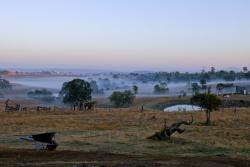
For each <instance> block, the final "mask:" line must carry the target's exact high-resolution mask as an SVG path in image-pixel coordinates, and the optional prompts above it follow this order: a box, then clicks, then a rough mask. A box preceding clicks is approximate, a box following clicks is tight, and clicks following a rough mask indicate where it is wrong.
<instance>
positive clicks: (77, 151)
mask: <svg viewBox="0 0 250 167" xmlns="http://www.w3.org/2000/svg"><path fill="white" fill-rule="evenodd" d="M191 114H192V115H193V117H194V120H195V121H194V123H193V125H189V126H183V128H185V129H186V131H185V132H184V133H183V134H175V135H174V136H173V137H172V139H171V140H170V141H152V140H148V139H146V137H148V136H150V135H152V134H153V133H155V132H156V131H159V130H160V129H161V127H162V126H163V121H164V119H166V120H167V122H168V124H171V123H174V122H175V121H178V120H190V117H191ZM0 118H1V121H0V148H1V151H0V166H17V164H18V165H19V166H22V165H23V166H70V165H72V164H80V163H86V164H87V163H89V164H93V163H94V164H100V163H102V164H106V165H107V166H115V165H117V164H119V163H124V164H126V163H128V162H134V163H132V164H134V165H135V166H136V165H142V166H178V165H179V166H182V165H184V164H185V166H195V165H194V163H195V164H197V165H198V166H200V165H201V166H206V165H207V166H211V165H213V164H217V166H220V165H222V166H223V164H225V166H226V165H228V166H230V165H231V166H237V164H238V165H240V166H250V109H249V108H242V109H238V110H237V112H236V113H234V110H233V109H225V110H224V112H221V111H220V112H219V111H215V112H213V113H212V120H213V125H211V126H204V125H203V124H202V122H204V121H205V114H204V113H203V112H196V113H166V112H165V113H164V112H160V111H153V110H145V111H144V112H140V111H139V109H137V108H131V109H96V110H95V111H88V112H80V111H69V110H68V111H40V112H38V111H25V112H12V113H6V112H3V111H0ZM50 131H55V132H57V136H56V140H57V142H58V143H59V147H58V149H57V150H56V151H55V152H43V151H35V150H32V149H33V145H32V144H30V143H27V142H20V141H19V140H18V136H19V135H29V134H36V133H42V132H50ZM18 157H19V158H18ZM52 157H54V158H52ZM36 162H37V163H36ZM38 162H39V163H38ZM135 162H136V163H135ZM167 162H168V163H167ZM141 163H142V164H141ZM166 163H167V164H166ZM128 166H131V164H130V165H129V164H128ZM132 166H133V165H132Z"/></svg>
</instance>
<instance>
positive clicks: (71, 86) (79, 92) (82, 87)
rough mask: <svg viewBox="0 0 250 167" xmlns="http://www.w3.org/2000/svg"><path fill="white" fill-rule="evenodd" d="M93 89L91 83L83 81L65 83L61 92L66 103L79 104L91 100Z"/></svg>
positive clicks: (75, 80) (76, 80)
mask: <svg viewBox="0 0 250 167" xmlns="http://www.w3.org/2000/svg"><path fill="white" fill-rule="evenodd" d="M91 93H92V89H91V86H90V83H89V82H87V81H84V80H82V79H74V80H72V81H69V82H65V83H64V84H63V86H62V89H61V91H60V96H61V97H62V99H63V102H64V103H70V104H74V103H78V102H84V101H88V100H91V98H92V97H91Z"/></svg>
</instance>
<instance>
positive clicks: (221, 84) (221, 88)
mask: <svg viewBox="0 0 250 167" xmlns="http://www.w3.org/2000/svg"><path fill="white" fill-rule="evenodd" d="M216 89H217V91H218V94H220V92H221V91H222V90H223V89H224V84H223V83H218V84H217V85H216Z"/></svg>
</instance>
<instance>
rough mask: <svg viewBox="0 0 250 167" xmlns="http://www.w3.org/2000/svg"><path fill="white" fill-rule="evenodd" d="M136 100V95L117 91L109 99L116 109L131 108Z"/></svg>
mask: <svg viewBox="0 0 250 167" xmlns="http://www.w3.org/2000/svg"><path fill="white" fill-rule="evenodd" d="M134 99H135V95H134V94H133V93H132V92H131V91H130V90H126V91H124V92H119V91H115V92H113V93H112V95H111V96H110V97H109V100H110V101H111V102H113V103H114V105H115V107H129V106H130V105H131V104H132V103H133V101H134Z"/></svg>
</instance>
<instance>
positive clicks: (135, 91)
mask: <svg viewBox="0 0 250 167" xmlns="http://www.w3.org/2000/svg"><path fill="white" fill-rule="evenodd" d="M133 91H134V94H137V93H138V86H136V85H134V86H133Z"/></svg>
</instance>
